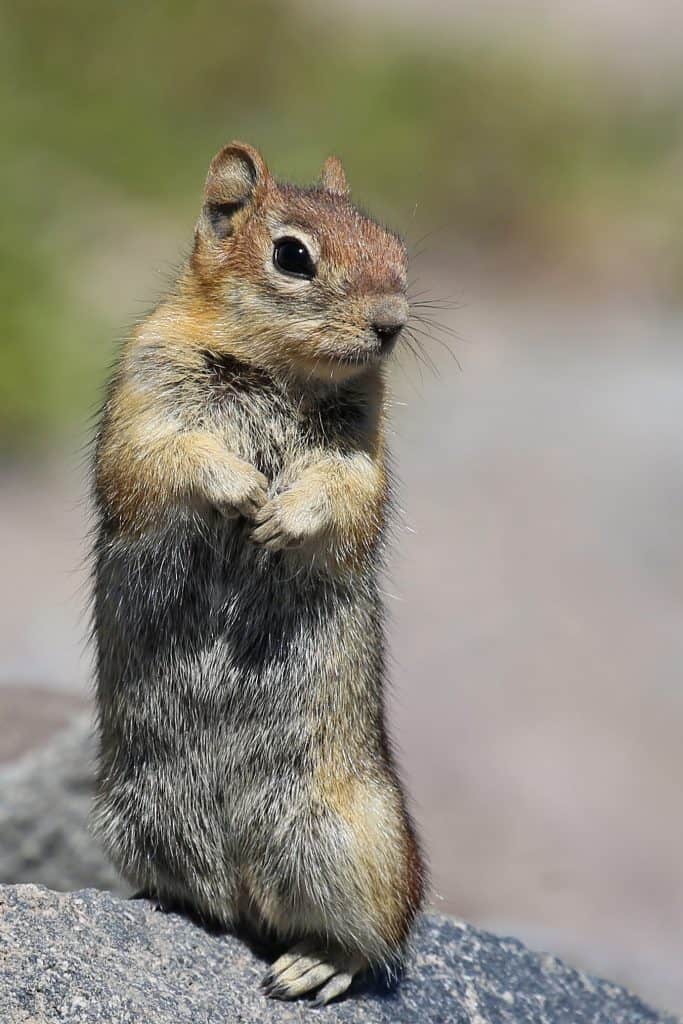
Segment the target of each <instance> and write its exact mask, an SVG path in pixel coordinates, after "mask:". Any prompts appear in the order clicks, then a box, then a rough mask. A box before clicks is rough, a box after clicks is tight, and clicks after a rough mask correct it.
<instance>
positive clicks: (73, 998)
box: [0, 885, 673, 1024]
mask: <svg viewBox="0 0 683 1024" xmlns="http://www.w3.org/2000/svg"><path fill="white" fill-rule="evenodd" d="M264 969H265V961H264V960H263V959H262V958H260V957H259V956H257V955H256V954H255V953H253V952H252V951H251V950H250V949H249V948H248V946H247V945H246V944H244V943H243V942H242V941H240V940H238V939H237V938H235V937H233V936H230V935H218V934H210V933H209V932H207V931H205V930H204V929H203V928H201V927H199V926H198V925H196V924H194V923H192V922H191V921H189V920H188V919H187V918H185V917H183V916H180V915H177V914H166V913H162V912H158V911H155V909H154V906H153V904H151V903H148V902H147V901H143V900H136V901H125V900H120V899H118V898H116V897H114V896H112V895H111V894H110V893H103V892H96V891H94V890H85V891H81V892H75V893H69V894H65V893H56V892H50V891H49V890H46V889H43V888H41V887H38V886H34V885H26V886H16V887H15V886H4V887H0V1020H1V1021H2V1022H3V1024H52V1022H55V1024H56V1022H60V1024H185V1022H187V1024H217V1022H220V1024H251V1022H254V1024H255V1022H259V1024H261V1022H265V1024H268V1022H273V1024H277V1022H287V1021H304V1020H306V1018H307V1016H308V1015H309V1014H311V1015H314V1016H312V1019H315V1020H318V1019H320V1017H321V1018H322V1019H323V1020H329V1021H346V1022H373V1024H374V1022H376V1024H381V1022H382V1024H383V1022H387V1024H388V1022H391V1024H402V1022H404V1024H408V1022H409V1024H423V1022H424V1024H527V1022H529V1024H530V1022H534V1024H560V1022H562V1024H646V1022H655V1021H658V1022H662V1024H663V1022H665V1021H669V1022H673V1018H670V1017H669V1018H667V1017H665V1016H662V1015H659V1014H658V1013H657V1012H656V1011H654V1010H652V1009H649V1008H648V1007H647V1006H645V1005H644V1004H643V1003H642V1002H640V1000H638V999H636V998H635V997H634V996H631V995H629V994H628V993H627V992H626V991H624V989H622V988H619V987H618V986H616V985H611V984H609V983H607V982H604V981H598V980H596V979H594V978H590V977H588V976H587V975H585V974H581V973H580V972H578V971H575V970H572V969H571V968H569V967H567V966H565V965H564V964H563V963H561V962H560V961H559V960H556V959H555V958H554V957H551V956H543V955H538V954H535V953H531V952H530V951H529V950H527V949H526V948H525V947H524V946H522V945H521V943H519V942H516V941H515V940H514V939H502V938H497V937H496V936H494V935H488V934H486V933H485V932H480V931H477V930H476V929H474V928H471V927H469V926H468V925H464V924H460V923H459V922H456V921H452V920H449V919H447V918H443V917H427V918H425V919H424V921H423V922H422V925H421V927H420V929H419V931H418V934H417V936H416V941H415V951H414V955H413V958H412V960H411V963H410V966H409V968H408V971H407V974H406V977H405V978H404V979H403V982H402V984H401V985H400V986H399V988H398V990H397V991H395V992H386V991H381V990H380V989H378V988H372V987H367V986H366V987H365V989H361V991H360V992H356V993H355V994H354V995H352V996H351V997H350V998H348V999H347V1000H346V1001H344V1002H341V1003H338V1004H336V1005H333V1006H330V1007H327V1008H325V1009H323V1010H319V1011H314V1010H312V1009H310V1008H309V1007H308V1006H307V1005H306V1003H305V1002H304V1003H276V1002H272V1001H269V1000H266V999H265V998H264V996H263V995H262V994H261V992H260V991H259V981H260V978H261V976H262V974H263V972H264Z"/></svg>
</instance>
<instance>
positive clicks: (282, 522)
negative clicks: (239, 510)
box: [251, 481, 328, 551]
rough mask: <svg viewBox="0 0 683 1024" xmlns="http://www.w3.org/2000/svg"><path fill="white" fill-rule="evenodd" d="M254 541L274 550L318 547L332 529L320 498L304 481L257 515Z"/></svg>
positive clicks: (269, 503) (261, 509) (279, 495)
mask: <svg viewBox="0 0 683 1024" xmlns="http://www.w3.org/2000/svg"><path fill="white" fill-rule="evenodd" d="M254 522H255V523H256V527H255V529H253V530H252V531H251V539H252V540H253V541H254V542H255V543H256V544H261V545H262V546H263V547H265V548H268V549H269V550H270V551H280V550H282V549H283V548H300V547H304V546H307V545H311V544H316V543H317V542H318V541H319V540H321V539H322V538H323V537H324V536H325V534H326V532H327V528H328V516H327V515H326V511H325V507H324V504H323V503H322V502H321V501H320V495H319V494H318V493H316V492H314V491H312V489H311V488H310V487H308V486H306V484H305V483H304V482H303V481H299V482H297V483H295V484H293V485H292V486H291V487H290V488H288V489H287V490H285V491H282V492H281V493H280V494H277V495H276V496H275V497H274V498H271V499H270V501H268V502H266V504H265V505H263V506H261V508H260V509H259V510H258V511H257V512H256V514H255V515H254Z"/></svg>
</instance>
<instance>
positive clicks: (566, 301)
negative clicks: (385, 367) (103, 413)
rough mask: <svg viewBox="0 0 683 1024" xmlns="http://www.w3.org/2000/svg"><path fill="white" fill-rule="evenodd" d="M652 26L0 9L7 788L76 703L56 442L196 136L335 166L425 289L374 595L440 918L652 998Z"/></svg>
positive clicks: (124, 321)
mask: <svg viewBox="0 0 683 1024" xmlns="http://www.w3.org/2000/svg"><path fill="white" fill-rule="evenodd" d="M681 38H683V6H681V5H680V4H679V3H677V2H675V0H649V2H646V0H609V2H605V3H601V4H594V3H591V2H590V0H577V2H575V3H574V4H571V5H558V4H555V3H553V2H552V0H489V2H488V3H487V4H481V3H477V2H475V0H443V2H439V0H420V2H419V3H418V2H417V0H384V2H376V3H374V4H372V3H369V2H368V0H364V2H362V3H361V2H360V0H353V2H351V3H349V0H347V2H346V3H341V2H339V3H338V4H335V3H334V2H329V3H322V2H318V3H312V4H311V3H308V4H304V3H297V2H294V0H292V2H286V0H278V2H274V0H273V2H271V0H252V2H251V3H249V4H236V3H233V2H231V0H221V2H218V0H198V2H195V3H192V4H188V3H186V2H180V0H176V2H166V3H163V4H161V3H156V2H151V3H146V4H139V5H138V4H125V3H118V2H117V3H115V2H113V0H106V2H103V3H99V4H97V5H96V6H95V7H93V5H92V4H89V3H86V2H85V0H57V2H53V0H49V2H48V0H28V2H25V3H10V4H4V5H2V8H0V119H1V124H2V140H3V146H2V160H1V161H0V207H1V210H0V216H1V220H2V229H1V231H0V324H1V331H0V493H1V496H2V500H1V502H0V565H1V566H2V573H1V575H0V760H1V761H3V762H4V763H5V766H6V768H8V771H6V772H5V775H4V776H2V778H3V780H4V781H3V783H2V784H3V785H4V786H5V787H7V786H9V785H10V782H8V779H9V780H11V778H12V777H13V776H12V774H11V771H9V768H11V769H12V771H13V770H14V767H13V766H14V765H15V764H17V763H19V762H18V759H20V758H24V759H26V758H29V757H31V756H34V755H35V753H36V751H38V752H40V751H42V750H44V749H45V746H46V743H47V741H48V739H49V738H50V737H51V736H53V734H55V733H56V732H57V731H58V730H59V729H61V728H62V727H63V726H64V725H65V724H67V723H68V722H69V721H70V720H71V719H72V717H73V716H74V715H75V714H77V713H78V712H79V711H84V710H87V709H88V707H89V704H90V661H89V656H88V654H87V651H86V646H85V634H86V615H85V608H86V605H87V572H86V567H85V554H86V547H87V543H86V530H87V510H86V504H85V493H86V482H85V481H86V475H87V449H86V444H87V440H88V439H89V438H90V437H91V436H92V431H93V415H94V413H95V412H96V409H97V406H98V403H99V400H100V396H101V390H102V385H103V382H104V380H105V378H106V374H107V369H108V367H109V366H110V364H111V362H112V359H113V358H114V355H115V352H116V346H117V343H118V342H119V340H120V339H121V338H122V337H124V336H125V335H126V333H127V332H128V330H129V329H130V325H131V324H132V323H133V322H134V321H135V320H136V319H137V318H138V317H140V316H142V315H144V312H145V311H146V310H147V309H148V308H149V307H150V306H151V305H152V304H153V303H154V301H155V299H156V298H157V297H158V296H159V295H160V294H162V293H163V291H164V289H165V288H166V287H167V285H168V282H169V281H170V280H172V278H173V274H174V272H175V268H176V267H177V266H178V264H179V262H180V261H181V260H182V258H183V254H184V253H185V252H186V251H187V247H188V245H189V242H190V240H191V233H192V227H193V222H194V218H195V216H196V214H197V212H198V209H199V202H200V195H201V187H202V183H203V179H204V175H205V173H206V168H207V166H208V162H209V160H210V158H211V156H212V155H213V153H214V152H215V151H216V150H217V149H218V148H219V147H220V146H221V144H222V143H223V142H225V141H227V140H229V139H231V138H241V139H244V140H246V141H249V142H251V143H253V144H255V145H257V146H259V147H260V148H261V149H262V150H263V152H264V154H265V156H266V159H267V160H268V162H269V164H270V166H271V168H272V169H274V171H275V173H276V174H277V175H278V176H281V177H283V178H290V177H291V178H293V179H294V180H296V181H301V182H310V181H312V180H314V179H315V178H316V177H317V175H318V173H319V168H320V165H321V163H322V160H323V159H324V157H325V156H326V155H327V154H328V153H330V152H335V153H338V154H339V155H340V156H341V157H342V158H343V160H344V163H345V165H346V169H347V173H348V176H349V179H350V181H351V184H352V187H353V191H354V197H355V199H356V200H357V201H358V202H360V203H361V204H362V205H364V206H366V207H367V208H369V209H370V210H372V211H373V212H375V213H376V214H378V215H379V216H380V217H381V218H383V219H384V220H386V221H387V222H389V223H391V224H392V225H393V226H395V227H396V228H398V229H399V230H400V231H401V232H402V233H403V234H404V235H405V237H406V238H407V240H408V243H409V245H410V247H411V250H412V252H413V254H414V256H413V265H412V277H413V285H412V287H413V291H414V294H416V295H417V294H418V293H419V294H420V297H421V298H424V299H429V301H431V302H433V306H432V307H431V308H430V310H429V311H428V322H424V323H422V324H421V325H419V326H420V329H421V330H422V331H423V334H422V335H421V338H422V341H423V346H424V348H423V351H422V352H420V353H418V354H417V356H414V355H412V354H411V353H409V352H408V351H405V352H403V353H400V354H399V356H398V359H397V365H396V367H395V373H394V375H393V376H394V380H393V384H394V391H395V407H394V419H393V434H394V436H393V449H394V453H395V456H396V463H397V466H398V472H399V483H400V499H401V500H400V504H401V507H402V510H403V512H402V515H401V519H400V522H399V524H398V527H397V530H396V541H395V546H394V555H393V558H392V563H391V571H390V574H389V578H388V580H387V583H386V589H387V594H388V596H387V601H388V604H389V608H390V613H391V618H392V626H391V628H392V654H393V665H392V677H393V700H392V706H391V714H392V721H393V729H394V733H395V735H396V739H397V745H398V747H399V750H400V756H401V760H402V764H403V766H404V773H405V776H406V779H407V782H408V784H409V788H410V790H411V792H412V794H413V797H414V807H415V813H416V816H417V818H418V821H419V822H420V823H421V826H422V830H423V832H424V836H425V843H426V847H427V850H428V852H429V855H430V859H431V863H432V871H433V882H434V906H435V907H436V909H438V910H441V911H445V912H448V913H453V914H456V915H458V916H460V917H463V918H466V919H468V920H470V921H472V922H473V923H475V924H478V925H481V926H484V927H486V928H489V929H492V930H494V931H498V932H508V933H513V934H515V935H517V936H518V937H520V938H522V939H523V940H525V941H526V942H527V943H528V944H529V945H531V946H532V947H533V948H537V949H549V950H552V951H553V952H554V953H557V954H560V955H561V956H563V957H564V958H565V959H567V960H569V961H570V962H572V963H574V964H576V965H578V966H581V967H585V968H587V969H589V970H590V971H593V972H595V973H599V974H604V975H607V976H609V977H611V978H613V979H614V980H617V981H620V982H622V983H625V984H627V985H629V986H631V987H633V988H635V989H636V991H638V992H639V993H640V994H641V995H643V996H644V997H645V998H647V999H649V1000H650V1001H651V1002H653V1003H654V1004H656V1005H658V1006H661V1007H664V1008H669V1009H672V1010H677V1011H683V972H681V969H680V963H681V953H682V939H683V868H682V865H683V815H682V814H681V784H682V778H683V744H682V743H681V734H682V733H683V685H682V682H683V680H682V678H681V664H682V663H683V628H682V625H683V624H682V622H681V605H682V602H683V547H682V545H681V524H682V522H683V348H682V345H681V341H682V338H681V327H682V325H683V310H682V304H681V300H682V298H683V246H682V243H681V238H682V226H683V225H682V223H681V221H682V215H683V189H682V188H681V176H682V174H683V66H682V65H681V59H680V41H681ZM6 795H7V793H5V796H6ZM0 796H2V794H0ZM57 813H58V812H57V810H55V814H57ZM55 827H56V826H55ZM8 875H11V871H10V869H9V868H8V869H7V871H5V875H4V877H5V878H7V877H8ZM1 877H3V858H2V840H1V838H0V878H1ZM53 883H54V884H58V883H59V878H57V879H56V882H54V880H53ZM65 884H67V883H66V881H65Z"/></svg>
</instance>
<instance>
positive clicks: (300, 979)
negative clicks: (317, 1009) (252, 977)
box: [262, 943, 365, 1006]
mask: <svg viewBox="0 0 683 1024" xmlns="http://www.w3.org/2000/svg"><path fill="white" fill-rule="evenodd" d="M364 966H365V964H364V961H363V960H362V959H361V958H360V957H349V956H344V955H342V954H339V955H335V956H333V955H331V954H329V953H327V952H324V951H317V950H315V949H312V947H310V946H308V945H306V944H304V943H302V944H300V945H299V946H295V947H294V948H293V949H292V950H291V952H289V953H286V954H285V955H284V956H281V957H280V959H279V960H276V961H275V963H274V964H273V965H272V967H271V968H270V970H269V971H268V972H267V974H266V975H265V977H264V979H263V982H262V987H263V991H264V994H265V995H266V996H267V997H268V998H269V999H296V998H298V996H302V995H306V994H307V993H311V992H315V991H316V990H318V993H317V995H316V997H315V1000H314V1002H313V1005H314V1006H324V1005H325V1004H326V1003H329V1002H330V1001H331V1000H332V999H336V998H337V997H338V996H340V995H343V993H344V992H346V990H347V989H348V988H349V986H350V985H351V982H352V981H353V979H354V977H355V975H356V974H357V973H358V972H359V971H361V970H362V969H363V967H364Z"/></svg>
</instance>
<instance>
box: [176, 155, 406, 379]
mask: <svg viewBox="0 0 683 1024" xmlns="http://www.w3.org/2000/svg"><path fill="white" fill-rule="evenodd" d="M190 272H191V274H192V275H193V276H194V278H195V280H196V281H197V283H198V284H199V286H200V288H201V291H202V293H203V295H204V296H205V297H206V298H207V300H209V301H210V302H211V304H212V308H214V309H215V310H216V312H217V318H216V320H215V323H216V329H215V331H213V332H212V333H213V336H214V340H215V344H216V346H217V347H225V348H226V349H229V351H230V353H231V354H233V355H235V356H237V357H238V358H240V359H242V360H244V361H245V362H248V363H252V364H255V365H259V366H262V367H265V368H268V369H272V370H282V371H283V372H285V373H292V372H294V373H296V374H303V375H306V376H308V377H314V378H319V379H323V380H337V381H338V380H344V379H346V378H349V377H351V376H354V375H357V374H359V373H362V372H363V370H364V369H366V368H367V367H369V366H372V365H375V364H377V363H379V362H381V361H382V360H383V359H385V358H386V356H387V355H388V354H389V353H390V351H391V350H392V348H393V346H394V343H395V342H396V339H397V338H398V336H399V334H400V332H401V329H402V328H403V327H404V326H405V324H406V322H407V319H408V312H409V307H408V300H407V298H406V250H405V246H404V245H403V243H402V242H401V240H400V239H399V238H398V237H397V236H396V235H395V234H393V233H392V232H390V231H388V230H386V229H385V228H383V227H381V226H380V225H379V224H377V223H376V222H375V221H373V220H371V219H370V218H368V217H366V216H364V215H363V214H362V213H361V212H360V211H359V210H358V209H357V208H356V207H355V206H354V205H353V204H352V203H351V201H350V199H349V190H348V186H347V183H346V177H345V174H344V170H343V168H342V165H341V163H340V162H339V160H338V159H337V158H336V157H329V158H328V159H327V160H326V161H325V163H324V165H323V169H322V175H321V178H320V184H319V185H318V186H316V187H313V188H297V187H295V186H293V185H288V184H282V183H279V182H277V181H275V179H274V178H273V177H271V175H270V173H269V172H268V168H267V167H266V164H265V162H264V160H263V157H262V156H261V155H260V153H258V152H257V151H256V150H255V149H253V148H252V147H251V146H248V145H246V144H245V143H242V142H233V143H230V145H227V146H224V147H223V149H222V150H221V151H220V152H219V153H218V154H217V155H216V156H215V157H214V159H213V160H212V161H211V166H210V168H209V174H208V177H207V181H206V187H205V191H204V207H203V209H202V213H201V215H200V218H199V221H198V223H197V227H196V230H195V243H194V250H193V253H192V258H191V260H190Z"/></svg>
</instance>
